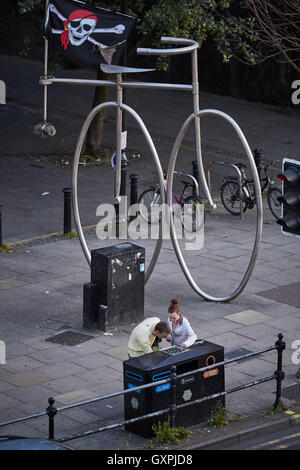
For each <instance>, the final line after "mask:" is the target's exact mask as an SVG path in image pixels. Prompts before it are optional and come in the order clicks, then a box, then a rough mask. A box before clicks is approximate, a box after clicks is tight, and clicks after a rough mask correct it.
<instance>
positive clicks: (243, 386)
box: [177, 375, 275, 409]
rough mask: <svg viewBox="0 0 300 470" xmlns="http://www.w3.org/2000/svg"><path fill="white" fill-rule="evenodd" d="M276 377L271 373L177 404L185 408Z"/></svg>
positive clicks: (179, 407) (178, 406)
mask: <svg viewBox="0 0 300 470" xmlns="http://www.w3.org/2000/svg"><path fill="white" fill-rule="evenodd" d="M274 378H275V377H274V375H270V376H268V377H263V378H262V379H257V380H253V382H248V383H246V384H244V385H238V386H237V387H234V388H231V389H229V390H224V392H218V393H214V394H212V395H207V396H206V397H202V398H197V399H196V400H193V401H190V402H187V403H182V404H180V405H177V408H178V409H181V408H185V407H186V406H191V405H194V404H195V403H202V402H204V401H207V400H213V399H215V398H218V397H224V396H225V395H228V394H229V393H234V392H239V391H240V390H244V389H245V388H250V387H253V386H255V385H259V384H261V383H264V382H269V381H270V380H274Z"/></svg>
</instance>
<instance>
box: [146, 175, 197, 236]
mask: <svg viewBox="0 0 300 470" xmlns="http://www.w3.org/2000/svg"><path fill="white" fill-rule="evenodd" d="M174 173H175V174H177V175H180V176H184V175H185V173H183V172H182V171H174ZM167 174H168V172H167V170H164V172H163V175H164V179H165V183H167ZM186 176H189V177H190V178H192V179H194V178H193V177H192V176H191V175H186ZM181 184H182V185H183V187H182V191H181V194H180V195H179V196H178V195H176V194H175V193H174V192H173V191H172V206H171V210H172V212H173V213H175V214H176V215H179V216H180V218H181V223H182V226H183V228H184V229H185V230H186V231H187V232H197V231H198V230H199V229H200V228H201V226H202V223H203V219H204V208H203V205H202V200H201V198H200V197H199V196H197V195H196V194H189V195H187V192H188V190H189V189H191V190H192V191H194V184H193V183H190V182H188V181H185V180H181ZM138 204H139V206H140V207H139V211H140V215H141V216H142V217H143V219H144V220H146V222H148V223H149V224H151V223H158V222H159V218H160V214H161V212H160V204H161V198H160V188H159V185H157V186H152V187H151V188H148V189H146V190H145V191H143V192H142V194H141V195H140V197H139V199H138Z"/></svg>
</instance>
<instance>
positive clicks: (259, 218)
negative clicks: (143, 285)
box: [40, 37, 263, 302]
mask: <svg viewBox="0 0 300 470" xmlns="http://www.w3.org/2000/svg"><path fill="white" fill-rule="evenodd" d="M161 41H162V43H169V44H172V45H180V47H172V48H166V49H147V48H139V49H137V53H138V54H141V55H163V56H170V55H178V54H191V63H192V83H191V84H189V85H181V84H168V83H151V82H137V81H136V82H130V81H123V79H122V73H126V74H129V73H135V72H141V71H145V72H146V71H148V70H149V69H133V68H128V67H119V66H113V65H101V68H102V70H103V71H104V72H106V73H109V74H112V75H114V76H115V80H73V79H59V78H54V77H46V78H44V81H43V80H41V82H40V83H41V84H43V85H49V84H52V83H64V84H66V83H69V84H80V85H95V86H111V87H114V88H115V89H116V101H109V102H106V103H102V104H100V105H98V106H96V107H95V108H94V109H92V111H91V112H90V113H89V115H88V116H87V118H86V120H85V122H84V124H83V127H82V129H81V132H80V134H79V137H78V141H77V145H76V150H75V155H74V164H73V175H72V198H73V210H74V218H75V224H76V229H77V232H78V236H79V240H80V243H81V247H82V250H83V252H84V255H85V257H86V260H87V262H88V263H89V264H90V263H91V254H90V250H89V248H88V246H87V243H86V239H85V236H84V232H83V229H82V225H81V220H80V213H79V205H78V188H77V187H78V165H79V159H80V154H81V150H82V147H83V143H84V140H85V137H86V134H87V131H88V129H89V126H90V124H91V122H92V120H93V118H94V117H95V116H96V115H97V114H98V113H99V112H100V111H102V110H105V109H109V108H113V109H114V110H115V111H116V144H115V146H116V160H115V177H114V178H115V181H114V194H113V199H112V202H113V203H114V204H116V203H118V202H119V201H120V183H121V153H122V152H121V150H122V149H121V135H122V116H123V113H124V112H125V113H128V114H129V115H130V116H131V117H132V118H133V119H134V120H135V121H136V123H137V124H138V126H139V128H140V130H141V132H142V134H143V135H144V136H145V138H146V141H147V144H148V146H149V149H150V151H151V155H152V158H153V163H154V165H155V168H156V172H157V178H158V183H159V188H160V195H161V200H160V202H161V204H164V203H165V201H166V202H167V204H169V206H170V205H171V201H172V188H173V176H174V171H175V165H176V160H177V155H178V151H179V148H180V145H181V143H182V140H183V138H184V136H185V134H186V132H187V130H188V128H189V127H190V126H191V125H192V126H193V127H194V131H195V149H196V158H197V164H198V170H199V177H200V183H201V186H202V190H203V192H204V195H205V197H206V199H207V201H208V204H209V207H210V210H211V211H212V212H213V211H214V210H215V209H216V206H215V204H214V202H213V199H212V196H211V194H210V190H209V186H208V184H207V180H206V176H205V171H204V166H203V160H202V151H201V132H200V119H202V118H204V117H205V116H208V115H214V116H217V117H219V118H221V119H223V120H225V121H226V122H227V123H228V124H229V125H230V126H231V127H232V128H233V130H234V131H235V132H236V134H237V136H238V138H239V140H240V142H241V144H242V147H243V149H244V151H245V153H246V156H247V159H248V162H249V165H250V168H251V171H252V177H253V182H254V187H255V193H256V208H257V209H256V210H257V213H256V235H255V240H254V244H253V248H252V255H251V258H250V261H249V264H248V266H247V268H246V272H245V274H244V276H243V277H242V279H241V282H240V284H239V286H238V287H237V288H236V289H235V290H234V291H233V292H229V293H228V294H227V295H225V296H222V297H218V296H214V295H212V294H208V293H207V292H205V291H204V290H203V289H201V286H199V285H198V284H197V282H196V281H195V279H194V278H193V276H192V275H191V272H190V269H189V267H188V265H187V263H186V261H185V259H184V256H183V253H182V251H181V249H180V246H179V243H178V239H177V235H176V230H175V227H174V221H173V218H172V217H170V220H169V223H170V231H171V239H172V243H173V246H174V250H175V253H176V256H177V259H178V262H179V264H180V267H181V269H182V270H183V273H184V275H185V277H186V279H187V281H188V283H189V284H190V286H191V287H192V289H194V291H195V292H196V293H197V294H198V295H199V296H201V297H202V298H204V299H206V300H210V301H216V302H227V301H230V300H232V299H234V298H235V297H237V296H238V295H239V294H240V293H241V292H242V291H243V289H244V288H245V286H246V284H247V282H248V280H249V278H250V276H251V273H252V271H253V268H254V265H255V262H256V259H257V256H258V250H259V246H260V243H261V238H262V223H263V215H262V214H263V212H262V196H261V190H260V182H259V178H258V173H257V169H256V165H255V162H254V158H253V155H252V152H251V150H250V148H249V145H248V143H247V140H246V138H245V136H244V134H243V132H242V130H241V129H240V127H239V126H238V124H237V123H236V122H235V121H234V120H233V119H232V118H231V117H230V116H228V115H227V114H225V113H223V112H222V111H218V110H215V109H204V110H200V109H199V85H198V56H197V53H198V47H199V45H198V43H197V42H196V41H193V40H190V39H182V38H169V37H162V38H161ZM125 87H127V88H156V89H162V90H164V89H165V90H183V91H190V92H191V93H192V96H193V113H192V114H191V115H190V116H189V117H188V118H187V119H186V120H185V122H184V123H183V125H182V127H181V129H180V131H179V133H178V135H177V138H176V140H175V143H174V146H173V150H172V153H171V156H170V160H169V168H168V179H167V185H166V187H165V182H164V178H163V172H162V168H161V163H160V159H159V156H158V154H157V151H156V148H155V145H154V143H153V140H152V138H151V136H150V133H149V131H148V129H147V128H146V126H145V124H144V122H143V120H142V118H141V117H140V116H139V115H138V114H137V113H136V111H135V110H134V109H132V108H131V107H130V106H128V105H126V104H124V103H123V99H122V92H123V89H124V88H125ZM165 225H166V220H165V219H164V217H161V220H160V230H159V238H158V239H157V242H156V246H155V249H154V253H153V255H152V259H151V261H150V263H149V266H148V268H147V271H146V275H145V281H146V282H147V281H148V279H149V278H150V276H151V273H152V272H153V269H154V267H155V264H156V262H157V260H158V257H159V253H160V250H161V247H162V243H163V235H164V229H165Z"/></svg>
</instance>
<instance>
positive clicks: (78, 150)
mask: <svg viewBox="0 0 300 470" xmlns="http://www.w3.org/2000/svg"><path fill="white" fill-rule="evenodd" d="M117 106H118V105H117V103H116V102H115V101H107V102H106V103H102V104H99V105H98V106H96V107H95V108H93V109H92V111H91V112H90V113H89V114H88V116H87V118H86V120H85V122H84V124H83V126H82V129H81V132H80V134H79V137H78V140H77V145H76V150H75V154H74V162H73V173H72V202H73V213H74V220H75V226H76V230H77V233H78V237H79V241H80V244H81V248H82V250H83V253H84V255H85V258H86V260H87V262H88V264H89V265H91V254H90V251H89V249H88V246H87V243H86V240H85V237H84V234H83V230H82V224H81V220H80V215H79V207H78V187H77V181H78V163H79V159H80V155H81V150H82V146H83V143H84V140H85V137H86V133H87V131H88V128H89V126H90V123H91V122H92V120H93V118H94V117H95V115H96V114H97V113H99V112H100V111H102V110H103V109H106V108H117ZM120 107H121V108H122V110H123V111H126V112H128V113H129V114H130V115H131V116H132V117H133V119H135V121H136V122H137V123H138V125H139V127H140V130H141V131H142V133H143V135H144V136H145V138H146V141H147V143H148V145H149V148H150V151H151V153H152V157H153V160H154V164H155V167H156V171H157V174H158V179H159V187H160V196H161V203H162V204H164V203H165V186H164V178H163V171H162V167H161V163H160V159H159V156H158V154H157V151H156V148H155V145H154V143H153V140H152V138H151V136H150V134H149V131H148V129H147V128H146V126H145V124H144V122H143V121H142V119H141V117H140V116H139V115H138V114H137V113H136V112H135V111H134V110H133V109H132V108H130V107H129V106H127V105H125V104H124V103H123V104H121V106H120ZM164 230H165V220H164V219H163V217H162V218H161V222H160V233H159V237H158V239H157V242H156V245H155V249H154V253H153V255H152V259H151V261H150V264H149V266H148V269H147V271H146V273H145V282H147V281H148V280H149V278H150V276H151V274H152V271H153V269H154V267H155V264H156V262H157V259H158V256H159V253H160V250H161V247H162V242H163V234H164Z"/></svg>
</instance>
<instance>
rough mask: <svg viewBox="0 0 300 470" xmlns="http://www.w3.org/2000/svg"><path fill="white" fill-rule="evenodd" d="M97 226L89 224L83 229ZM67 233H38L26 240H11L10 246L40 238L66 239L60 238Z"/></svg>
mask: <svg viewBox="0 0 300 470" xmlns="http://www.w3.org/2000/svg"><path fill="white" fill-rule="evenodd" d="M94 228H96V225H88V226H86V227H83V228H82V229H83V230H86V231H87V230H92V229H94ZM64 235H65V234H64V233H63V232H53V233H48V234H46V235H37V236H36V237H31V238H26V239H24V240H17V241H15V242H10V243H9V245H10V246H22V245H26V244H28V243H32V242H35V241H39V240H48V239H52V238H53V239H57V241H60V240H65V239H64V238H60V237H63V236H64Z"/></svg>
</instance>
